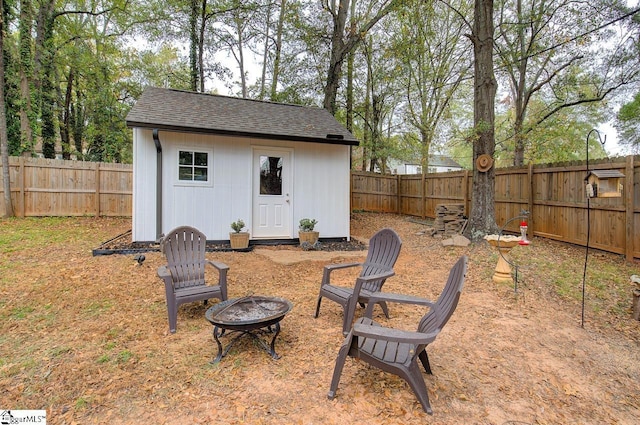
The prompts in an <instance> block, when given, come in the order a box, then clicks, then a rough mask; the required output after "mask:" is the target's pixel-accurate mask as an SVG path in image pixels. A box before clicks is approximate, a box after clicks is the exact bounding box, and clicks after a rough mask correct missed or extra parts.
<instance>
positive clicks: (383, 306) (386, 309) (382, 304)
mask: <svg viewBox="0 0 640 425" xmlns="http://www.w3.org/2000/svg"><path fill="white" fill-rule="evenodd" d="M378 304H380V307H382V311H383V312H384V315H385V316H386V317H387V319H388V318H389V307H387V303H386V302H385V301H380V302H379V303H378Z"/></svg>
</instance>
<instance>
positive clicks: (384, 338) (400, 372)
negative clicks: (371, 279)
mask: <svg viewBox="0 0 640 425" xmlns="http://www.w3.org/2000/svg"><path fill="white" fill-rule="evenodd" d="M467 262H468V258H467V257H466V256H463V257H461V258H460V259H459V260H458V262H457V263H456V264H455V265H454V266H453V268H452V269H451V272H450V273H449V279H448V280H447V284H446V285H445V287H444V289H443V291H442V294H440V297H439V298H438V300H437V301H436V302H435V303H434V302H431V301H429V300H426V299H424V298H416V297H411V296H408V295H402V294H389V293H378V294H374V295H372V296H371V298H370V300H369V305H368V306H367V310H366V312H365V317H363V318H361V319H359V320H357V321H356V323H355V324H354V326H353V329H352V330H351V332H349V334H348V335H347V337H346V339H345V341H344V343H343V344H342V346H341V347H340V351H339V353H338V358H337V359H336V365H335V368H334V370H333V378H332V380H331V388H330V390H329V394H328V397H329V399H333V398H334V397H335V395H336V390H337V388H338V384H339V382H340V376H341V375H342V369H343V367H344V363H345V360H346V358H347V356H351V357H354V358H358V359H360V360H364V361H365V362H367V363H369V364H371V365H373V366H375V367H377V368H379V369H381V370H383V371H386V372H389V373H393V374H394V375H397V376H399V377H401V378H402V379H404V380H405V381H407V383H408V384H409V386H410V387H411V388H412V389H413V392H414V393H415V395H416V397H417V398H418V401H420V404H421V405H422V408H423V409H424V411H425V412H427V413H428V414H432V413H433V412H432V410H431V405H430V404H429V395H428V393H427V387H426V385H425V383H424V379H423V377H422V373H421V372H420V368H419V367H418V359H420V362H421V363H422V366H423V367H424V369H425V371H426V372H427V373H428V374H431V365H430V364H429V357H428V356H427V351H426V348H427V345H429V344H430V343H432V342H433V341H434V340H435V339H436V337H437V336H438V334H439V333H440V331H441V330H442V328H443V326H444V325H445V324H446V323H447V321H448V320H449V318H450V317H451V315H452V314H453V312H454V310H455V309H456V306H457V305H458V300H459V299H460V292H461V291H462V286H463V285H464V279H465V275H466V272H467ZM382 300H386V301H389V302H399V303H405V304H417V305H424V306H428V307H430V308H429V311H428V312H427V314H425V315H424V316H423V317H422V319H421V320H420V322H419V324H418V329H417V331H415V332H410V331H405V330H399V329H392V328H387V327H384V326H381V325H380V324H378V323H376V322H375V321H373V320H372V319H371V317H372V313H373V308H372V307H373V305H374V303H375V302H379V301H382ZM353 307H354V306H353V305H352V308H353Z"/></svg>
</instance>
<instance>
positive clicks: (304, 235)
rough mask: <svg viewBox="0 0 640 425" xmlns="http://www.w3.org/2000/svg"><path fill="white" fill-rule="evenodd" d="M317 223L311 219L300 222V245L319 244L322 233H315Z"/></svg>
mask: <svg viewBox="0 0 640 425" xmlns="http://www.w3.org/2000/svg"><path fill="white" fill-rule="evenodd" d="M317 223H318V221H317V220H315V219H311V218H303V219H302V220H300V226H299V227H298V237H299V239H300V245H302V244H304V243H308V244H310V245H314V244H315V243H316V242H318V237H319V236H320V232H315V231H314V230H313V229H314V228H315V226H316V224H317Z"/></svg>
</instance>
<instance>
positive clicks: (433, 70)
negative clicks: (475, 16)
mask: <svg viewBox="0 0 640 425" xmlns="http://www.w3.org/2000/svg"><path fill="white" fill-rule="evenodd" d="M408 3H409V4H408V5H407V6H406V7H405V8H404V9H403V11H402V12H401V13H400V14H399V15H400V17H399V19H398V20H397V23H394V26H396V27H398V29H397V30H395V31H394V30H393V29H391V31H390V32H391V33H394V34H395V37H394V39H395V40H394V43H393V55H392V57H394V58H398V59H397V60H399V62H400V63H401V66H402V68H403V70H404V72H403V75H402V76H400V78H401V79H402V81H403V85H404V89H405V91H406V98H407V108H406V112H405V114H406V116H407V119H408V120H409V122H410V123H411V125H412V126H413V127H415V128H416V129H417V130H418V133H419V135H420V146H421V155H420V156H421V158H420V160H421V165H422V169H423V170H427V169H428V166H429V163H428V162H429V154H430V150H431V146H432V144H433V142H434V140H435V139H436V138H437V135H438V134H440V133H441V130H440V127H441V126H442V123H443V121H444V120H445V118H446V116H447V115H448V113H449V110H450V107H451V104H452V102H454V100H455V94H456V92H457V90H458V87H459V86H460V84H462V83H463V81H465V80H466V79H467V78H470V75H469V73H470V69H471V67H472V64H473V62H472V61H471V58H469V54H468V44H467V42H466V39H463V37H462V35H463V33H464V31H465V29H466V28H467V26H466V22H465V21H464V20H462V19H460V15H463V16H464V15H466V14H467V13H468V12H469V11H470V7H469V6H468V5H467V4H466V2H464V1H459V2H453V1H452V2H449V5H448V6H444V5H443V4H442V3H440V2H433V3H432V2H423V1H420V0H414V1H410V2H408ZM454 7H455V8H456V11H457V12H454V10H453V8H454ZM463 40H464V41H465V43H463Z"/></svg>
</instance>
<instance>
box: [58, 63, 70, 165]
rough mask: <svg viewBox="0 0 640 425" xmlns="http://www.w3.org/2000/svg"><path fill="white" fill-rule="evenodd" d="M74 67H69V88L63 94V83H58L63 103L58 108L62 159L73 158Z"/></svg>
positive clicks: (59, 100)
mask: <svg viewBox="0 0 640 425" xmlns="http://www.w3.org/2000/svg"><path fill="white" fill-rule="evenodd" d="M73 79H74V75H73V67H71V68H70V69H69V75H68V76H67V90H66V92H65V94H64V97H63V96H62V90H61V84H60V82H58V83H57V84H56V90H57V91H58V102H59V104H61V105H63V106H62V107H61V108H59V109H58V125H59V127H60V144H61V145H62V159H71V125H70V116H71V98H72V95H73V84H74V81H73Z"/></svg>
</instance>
